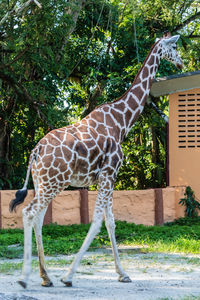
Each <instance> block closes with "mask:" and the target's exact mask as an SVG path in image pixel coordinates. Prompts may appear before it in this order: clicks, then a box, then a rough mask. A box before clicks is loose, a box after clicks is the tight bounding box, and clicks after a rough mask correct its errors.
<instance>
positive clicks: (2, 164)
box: [0, 0, 200, 189]
mask: <svg viewBox="0 0 200 300" xmlns="http://www.w3.org/2000/svg"><path fill="white" fill-rule="evenodd" d="M24 2H25V1H14V0H11V1H5V0H3V1H1V2H0V20H2V18H3V17H4V16H5V15H6V13H7V12H8V11H10V10H11V9H12V8H13V7H14V5H16V7H19V6H20V5H22V4H23V3H24ZM40 3H41V5H42V9H39V8H38V7H37V5H35V3H32V4H31V5H30V6H29V7H28V8H27V9H25V10H24V11H23V13H21V14H19V15H16V14H15V13H14V14H11V15H10V16H9V17H8V18H7V20H6V22H4V23H3V24H2V26H1V27H0V188H2V189H8V188H9V189H10V188H12V189H18V188H21V186H22V184H23V181H24V178H25V172H26V167H27V163H28V158H29V155H30V152H31V150H32V148H33V147H34V146H35V144H36V143H37V142H38V140H39V139H40V138H41V137H43V136H44V135H45V134H46V133H47V132H48V131H49V130H50V129H51V127H61V126H66V125H68V124H69V123H71V122H74V121H76V120H78V119H81V117H82V116H83V115H85V114H87V113H89V112H90V111H91V110H92V109H94V108H95V107H96V106H97V105H99V104H101V103H103V102H109V101H112V100H114V99H115V98H117V97H119V96H121V95H122V94H123V93H124V92H125V91H126V90H127V88H128V87H129V86H130V84H131V82H132V81H133V79H134V76H135V75H136V74H137V71H138V70H139V68H140V67H141V65H142V63H143V61H144V59H145V57H146V55H147V54H148V51H149V49H150V47H151V46H152V44H153V43H154V41H155V39H156V37H160V36H162V34H163V32H164V31H165V30H166V29H169V30H171V32H172V33H177V32H178V33H180V34H181V39H180V42H179V49H180V52H181V55H182V57H183V59H184V63H185V65H186V68H185V71H194V70H196V69H198V68H199V67H200V60H199V57H200V47H199V38H198V36H199V32H200V25H199V22H198V18H197V17H198V9H199V4H198V3H197V1H192V0H186V1H184V2H183V1H182V0H179V1H170V0H165V1H164V2H163V1H161V0H156V1H153V0H151V1H139V2H138V1H135V0H131V1H128V2H127V1H118V0H114V1H107V0H101V1H95V0H91V1H89V2H88V1H86V4H85V6H84V7H82V8H81V9H80V13H79V17H78V20H77V22H74V15H75V13H76V12H77V8H76V7H75V6H76V5H75V3H74V2H73V1H68V2H66V1H65V0H57V1H56V2H55V1H47V0H41V1H40ZM191 17H192V19H191V21H190V18H191ZM187 20H189V21H188V22H187ZM75 25H76V26H75ZM193 36H194V37H193ZM196 37H197V38H196ZM191 41H192V42H191ZM177 72H178V70H177V69H176V68H175V67H174V66H172V64H170V63H168V62H162V63H161V66H160V68H159V72H158V74H157V75H158V76H167V75H171V74H174V73H177ZM99 91H100V92H99ZM156 101H157V105H158V106H159V108H161V109H162V110H165V112H167V109H168V99H167V98H166V97H164V98H161V99H157V100H156ZM165 143H166V131H165V124H164V123H163V122H162V120H161V118H160V117H159V116H157V115H156V114H155V112H154V111H152V109H151V108H148V107H146V108H145V112H144V113H143V115H142V116H141V117H140V119H139V121H138V123H137V124H136V125H135V127H134V128H133V130H132V131H131V132H130V134H129V136H128V137H127V139H126V141H125V143H124V146H123V147H124V154H125V155H124V158H125V160H124V165H123V167H122V169H121V170H120V173H119V176H118V180H117V183H116V189H124V188H126V189H133V188H134V189H139V188H147V187H158V186H165V184H166V182H165V167H166V166H165V148H166V145H165ZM1 149H3V151H1ZM129 178H131V179H130V180H129ZM31 187H32V184H31V183H30V184H29V188H31Z"/></svg>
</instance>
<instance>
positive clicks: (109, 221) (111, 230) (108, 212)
mask: <svg viewBox="0 0 200 300" xmlns="http://www.w3.org/2000/svg"><path fill="white" fill-rule="evenodd" d="M105 221H106V228H107V231H108V234H109V237H110V241H111V245H112V251H113V254H114V259H115V268H116V272H117V273H118V274H119V279H118V280H119V281H120V282H131V279H130V278H129V276H128V275H127V274H126V273H125V272H124V270H123V268H122V266H121V263H120V258H119V253H118V249H117V243H116V238H115V220H114V216H113V212H112V198H111V199H110V201H109V202H108V203H107V206H106V208H105Z"/></svg>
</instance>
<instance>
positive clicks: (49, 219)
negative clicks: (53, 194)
mask: <svg viewBox="0 0 200 300" xmlns="http://www.w3.org/2000/svg"><path fill="white" fill-rule="evenodd" d="M50 223H52V201H51V202H50V203H49V206H48V208H47V211H46V214H45V216H44V223H43V224H44V225H46V224H50Z"/></svg>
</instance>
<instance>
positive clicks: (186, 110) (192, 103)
mask: <svg viewBox="0 0 200 300" xmlns="http://www.w3.org/2000/svg"><path fill="white" fill-rule="evenodd" d="M178 147H179V148H200V94H198V93H197V94H192V93H191V94H189V93H187V94H186V93H185V94H179V95H178Z"/></svg>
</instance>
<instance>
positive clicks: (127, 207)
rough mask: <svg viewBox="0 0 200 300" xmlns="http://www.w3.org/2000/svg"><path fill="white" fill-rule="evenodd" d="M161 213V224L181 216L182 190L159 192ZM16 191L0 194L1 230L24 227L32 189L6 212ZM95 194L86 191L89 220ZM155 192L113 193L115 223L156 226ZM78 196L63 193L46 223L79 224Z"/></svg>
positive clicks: (68, 192) (76, 192)
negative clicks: (117, 221)
mask: <svg viewBox="0 0 200 300" xmlns="http://www.w3.org/2000/svg"><path fill="white" fill-rule="evenodd" d="M161 192H162V205H161V206H160V207H161V209H162V210H163V211H162V212H160V213H161V215H162V216H163V221H164V222H171V221H173V220H174V219H176V218H179V217H183V216H184V207H182V206H180V204H178V202H179V200H180V199H181V198H183V195H184V192H185V187H167V188H165V189H162V190H161ZM15 193H16V191H4V190H3V191H0V199H1V201H0V204H1V207H0V212H1V218H0V219H1V222H0V224H1V228H23V221H22V209H23V208H24V207H25V206H26V205H27V204H28V203H30V202H31V200H32V199H33V194H34V191H33V190H29V192H28V196H27V197H26V199H25V202H24V203H23V204H22V205H20V206H19V207H18V208H17V213H12V214H11V213H10V212H9V203H10V201H11V200H12V199H13V198H15ZM96 197H97V191H89V192H88V215H89V222H91V221H92V216H93V211H94V207H95V203H96ZM155 205H156V201H155V190H154V189H148V190H134V191H114V192H113V212H114V216H115V219H116V220H121V221H127V222H130V223H135V224H144V225H155V224H156V215H155V212H156V213H158V212H157V210H158V209H156V207H155ZM80 206H81V193H80V191H79V190H76V191H63V192H61V193H60V194H59V195H58V196H57V197H56V198H55V199H54V200H53V202H52V205H51V206H50V207H49V209H48V211H47V214H46V216H45V222H44V223H45V224H47V223H57V224H60V225H69V224H80V223H81V214H80V210H81V207H80Z"/></svg>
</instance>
